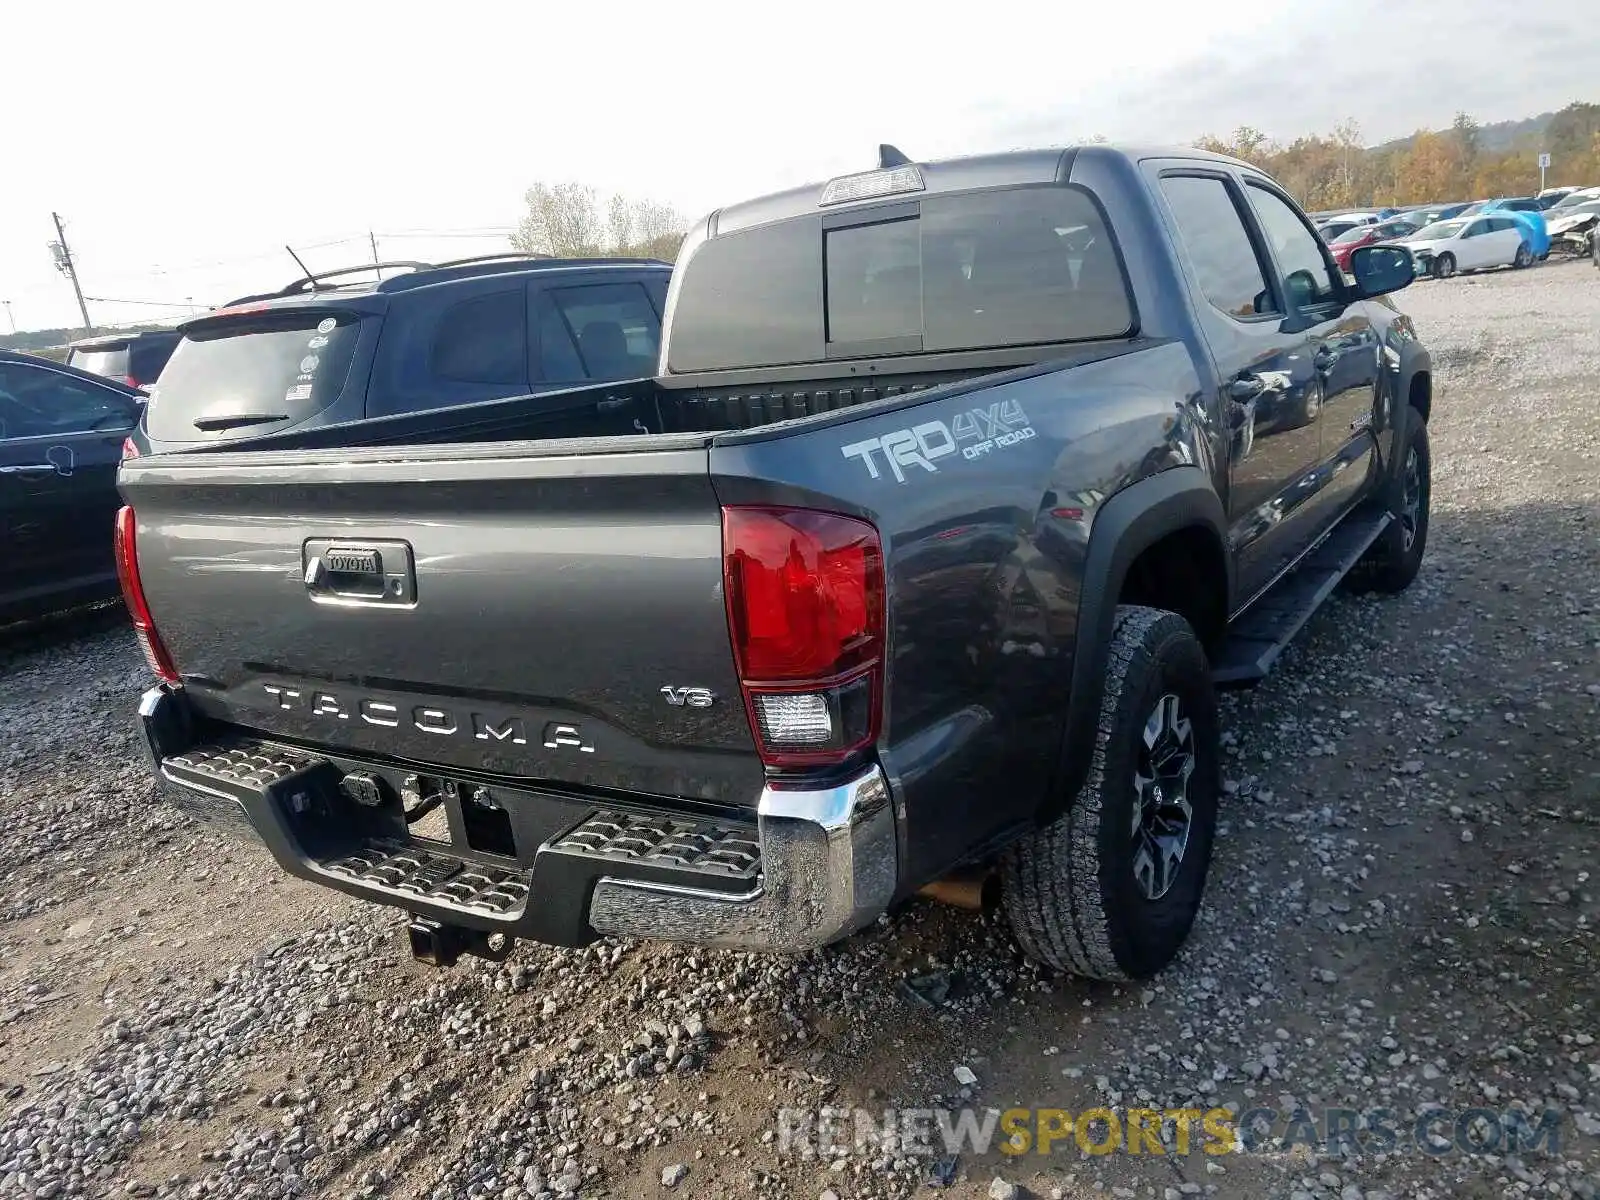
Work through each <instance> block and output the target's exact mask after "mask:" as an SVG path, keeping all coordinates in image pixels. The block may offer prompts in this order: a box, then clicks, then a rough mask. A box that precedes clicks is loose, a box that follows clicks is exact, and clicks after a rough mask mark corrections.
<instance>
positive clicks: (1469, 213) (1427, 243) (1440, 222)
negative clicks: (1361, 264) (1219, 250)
mask: <svg viewBox="0 0 1600 1200" xmlns="http://www.w3.org/2000/svg"><path fill="white" fill-rule="evenodd" d="M1312 217H1313V220H1314V221H1315V222H1316V227H1317V232H1318V233H1319V234H1320V235H1321V236H1322V239H1323V240H1324V241H1325V242H1327V243H1328V246H1329V248H1330V250H1331V251H1332V252H1333V256H1334V260H1335V262H1337V263H1338V265H1339V269H1340V270H1342V271H1348V270H1349V269H1350V266H1349V264H1350V256H1351V254H1352V253H1354V251H1356V250H1358V249H1360V248H1361V247H1363V246H1371V245H1375V244H1377V243H1379V242H1397V243H1401V244H1403V245H1405V246H1406V247H1407V248H1409V249H1410V250H1411V251H1412V252H1413V256H1414V259H1415V262H1416V268H1417V270H1418V272H1419V273H1425V274H1429V275H1432V276H1434V277H1435V278H1439V279H1444V278H1448V277H1449V276H1451V275H1454V274H1455V273H1456V272H1458V271H1474V270H1482V269H1485V268H1489V267H1503V266H1509V267H1526V266H1530V265H1532V264H1533V263H1534V262H1537V261H1541V260H1543V259H1545V258H1547V257H1549V255H1550V253H1551V251H1552V249H1555V250H1558V251H1559V252H1560V253H1563V254H1591V253H1593V252H1594V236H1595V229H1596V227H1597V226H1600V188H1550V189H1547V190H1545V191H1543V192H1541V193H1539V195H1537V196H1509V197H1498V198H1495V199H1492V200H1478V201H1475V202H1471V203H1468V202H1451V203H1444V204H1440V203H1434V204H1417V205H1412V206H1410V207H1408V208H1404V209H1394V208H1380V209H1375V210H1372V211H1351V212H1323V213H1314V214H1312Z"/></svg>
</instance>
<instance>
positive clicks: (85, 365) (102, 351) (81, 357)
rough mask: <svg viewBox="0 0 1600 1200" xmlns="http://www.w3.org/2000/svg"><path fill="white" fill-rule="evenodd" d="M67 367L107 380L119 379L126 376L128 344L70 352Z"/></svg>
mask: <svg viewBox="0 0 1600 1200" xmlns="http://www.w3.org/2000/svg"><path fill="white" fill-rule="evenodd" d="M67 365H68V366H69V367H77V368H78V370H80V371H89V372H91V373H92V374H95V375H103V376H105V377H106V378H107V379H121V378H123V377H124V376H126V375H127V374H128V344H127V343H126V342H124V343H122V344H121V345H119V346H94V347H92V348H86V349H83V350H73V351H70V352H69V353H68V354H67Z"/></svg>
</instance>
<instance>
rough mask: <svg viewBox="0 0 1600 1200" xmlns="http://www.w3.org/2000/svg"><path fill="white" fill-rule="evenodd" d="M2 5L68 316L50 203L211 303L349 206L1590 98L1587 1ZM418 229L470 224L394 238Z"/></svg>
mask: <svg viewBox="0 0 1600 1200" xmlns="http://www.w3.org/2000/svg"><path fill="white" fill-rule="evenodd" d="M6 8H7V12H6V19H5V43H6V50H7V53H6V55H5V58H6V63H5V70H4V71H3V72H0V102H3V108H0V112H3V113H5V115H6V119H7V125H8V128H7V134H8V135H9V136H7V138H6V141H7V143H8V155H7V167H6V171H5V178H4V180H3V182H0V299H9V300H10V301H11V302H12V308H13V313H14V316H15V319H16V322H17V325H18V326H19V327H20V328H24V329H26V328H38V327H45V326H55V325H67V324H72V323H75V322H76V320H77V311H76V306H75V304H74V301H73V299H72V292H71V288H70V286H69V285H68V284H67V281H66V280H65V279H64V278H63V277H62V276H60V275H58V274H57V273H56V272H55V270H54V269H53V268H52V266H51V264H50V258H49V253H48V251H47V250H46V246H45V244H46V243H47V242H48V241H50V240H51V239H52V238H53V237H54V231H53V229H52V227H51V224H50V213H51V210H52V209H54V210H56V211H59V212H60V213H61V214H62V216H63V217H64V218H65V219H66V221H67V223H68V230H67V232H68V237H69V240H70V241H71V243H72V246H73V250H74V253H75V255H76V257H77V258H78V260H79V270H80V274H81V276H82V278H83V281H84V284H85V289H84V290H85V291H86V292H87V293H88V294H89V295H91V296H102V297H112V298H116V299H134V300H163V301H175V302H179V303H182V302H184V301H185V300H186V299H187V298H189V297H193V298H194V301H195V302H196V303H197V304H200V303H216V302H220V301H224V300H227V299H230V298H232V296H234V295H236V294H239V293H241V292H246V291H251V290H261V289H264V288H267V287H272V286H276V285H278V284H281V283H284V282H287V281H288V280H289V279H290V278H292V277H293V276H294V275H295V274H296V271H295V270H294V267H293V264H292V263H291V262H290V261H289V259H288V257H287V255H285V254H284V253H283V250H282V249H281V247H282V245H283V243H284V242H290V243H292V244H294V245H295V246H296V248H297V249H300V248H302V247H309V248H308V249H305V250H304V251H303V254H304V257H305V258H306V259H307V261H308V262H309V263H310V265H311V266H312V268H313V269H328V268H331V267H334V266H341V265H349V264H351V263H354V262H357V261H360V260H362V259H364V258H365V257H366V256H367V255H368V253H369V251H368V249H367V245H366V231H367V230H368V229H372V230H375V231H377V232H378V233H379V235H380V247H379V248H380V250H381V252H382V254H383V257H385V258H434V259H437V258H443V257H454V256H460V255H465V254H472V253H483V252H487V251H492V250H496V249H501V248H504V244H505V243H504V235H503V233H501V232H496V231H499V230H504V229H506V228H509V227H510V226H511V225H513V224H514V223H515V222H516V219H517V216H518V214H519V210H520V208H521V195H522V192H523V190H524V189H525V188H526V187H527V186H528V184H530V183H532V182H534V181H535V180H545V181H548V182H558V181H561V180H567V179H576V180H581V181H583V182H586V183H590V184H593V185H594V186H595V187H597V188H598V189H599V190H600V192H601V194H602V195H603V196H604V195H606V194H609V193H611V192H613V191H617V190H624V191H627V192H629V193H631V194H634V195H638V196H642V197H646V198H650V199H655V200H661V201H666V202H670V203H672V204H675V205H676V206H678V207H679V208H681V209H683V210H684V211H686V212H688V213H690V214H698V213H700V212H703V211H705V210H708V209H710V208H714V207H716V206H717V205H719V204H722V203H727V202H729V201H733V200H737V199H741V198H744V197H747V196H750V195H754V194H758V193H761V192H764V191H770V190H773V189H776V188H780V187H786V186H790V185H793V184H796V183H800V182H803V181H806V180H816V179H825V178H828V177H830V176H832V175H834V174H839V173H842V172H845V171H849V170H858V169H861V168H863V167H866V166H868V165H870V164H871V162H872V155H873V152H874V148H875V147H876V145H877V143H878V142H880V141H892V142H894V143H895V144H896V145H898V146H900V147H901V148H902V149H903V150H905V151H907V152H908V153H909V154H911V155H912V156H913V157H921V158H931V157H936V156H939V155H947V154H961V153H970V152H976V151H982V150H993V149H1005V148H1010V147H1015V146H1024V145H1040V144H1055V143H1063V142H1069V141H1072V140H1074V139H1076V138H1081V137H1086V136H1090V135H1093V134H1105V135H1106V136H1108V137H1111V138H1113V139H1114V140H1139V141H1162V142H1181V141H1187V140H1190V139H1192V138H1193V137H1195V136H1197V135H1199V134H1202V133H1207V132H1217V133H1224V132H1227V131H1228V130H1230V129H1232V128H1233V127H1234V126H1237V125H1240V124H1245V123H1248V124H1252V125H1255V126H1257V127H1259V128H1262V129H1264V130H1266V131H1267V132H1268V133H1269V134H1271V135H1272V136H1273V137H1275V138H1283V139H1287V138H1292V137H1294V136H1296V135H1299V134H1303V133H1311V132H1321V131H1326V130H1328V129H1330V128H1332V126H1333V125H1335V124H1336V123H1337V122H1339V121H1341V120H1344V119H1345V118H1348V117H1354V118H1356V119H1357V120H1358V121H1359V122H1360V124H1361V127H1362V130H1363V133H1364V135H1365V138H1366V140H1367V141H1369V142H1377V141H1381V140H1384V139H1386V138H1390V137H1395V136H1399V135H1402V134H1405V133H1409V132H1410V131H1412V130H1413V129H1416V128H1417V127H1419V126H1438V125H1442V124H1445V123H1448V122H1449V120H1450V119H1451V117H1452V116H1453V115H1454V113H1455V112H1456V110H1457V109H1465V110H1467V111H1469V112H1471V113H1473V115H1475V116H1477V117H1478V118H1479V119H1480V120H1483V121H1493V120H1503V119H1508V118H1519V117H1524V116H1529V115H1532V114H1534V113H1538V112H1542V111H1546V110H1549V109H1553V108H1559V107H1561V106H1562V105H1564V104H1566V103H1568V102H1569V101H1571V100H1575V99H1586V100H1600V95H1597V94H1596V91H1595V89H1596V88H1597V87H1600V84H1597V82H1596V81H1600V26H1597V25H1596V23H1595V21H1594V19H1593V17H1592V16H1589V15H1586V14H1585V11H1584V10H1585V6H1584V5H1581V4H1572V3H1570V0H1523V2H1522V3H1519V4H1516V5H1508V4H1506V3H1504V0H1494V2H1493V3H1492V4H1491V3H1489V2H1488V0H1448V2H1446V0H1401V2H1396V0H1388V2H1386V3H1379V2H1378V0H1337V2H1335V0H1301V2H1300V3H1298V4H1296V3H1291V2H1290V0H1251V2H1249V3H1242V2H1239V0H1230V2H1228V3H1204V2H1197V0H1191V2H1190V3H1187V4H1183V5H1179V4H1178V3H1177V2H1176V0H1166V3H1164V4H1158V3H1145V4H1086V5H1080V4H1040V3H1031V4H1022V3H1005V2H1000V0H989V2H987V3H983V4H963V5H962V6H960V8H951V9H949V10H947V11H948V13H949V15H948V16H947V17H946V18H944V19H933V17H932V16H931V14H934V13H937V12H938V11H939V9H938V8H937V7H936V6H926V5H925V6H922V7H918V8H910V9H908V8H907V7H906V6H904V5H902V4H892V5H891V4H886V3H881V2H880V3H878V4H872V3H871V2H870V0H855V2H854V3H836V2H834V0H813V2H811V3H807V4H803V5H792V6H772V5H764V4H759V3H750V0H741V2H740V3H717V2H712V0H678V3H676V4H670V5H669V4H663V3H659V2H657V3H652V4H643V3H635V2H634V0H611V2H608V3H576V4H575V3H569V2H568V0H522V2H519V3H479V2H474V0H455V2H453V3H449V4H428V5H422V4H419V3H416V0H393V2H391V3H385V4H381V5H380V4H374V3H367V2H359V3H358V2H351V3H330V2H328V0H321V2H319V3H315V4H312V3H302V2H299V0H274V2H273V3H271V4H266V5H235V4H217V3H215V2H214V0H210V2H208V3H203V4H200V3H182V2H178V0H147V2H146V3H142V4H138V5H132V6H130V5H127V4H126V3H123V2H121V0H118V2H117V3H115V4H102V3H100V2H98V0H97V2H95V3H80V4H75V5H72V6H71V8H72V14H71V19H70V21H68V22H67V23H66V24H65V25H63V23H62V20H61V17H62V10H61V6H60V4H59V3H54V4H51V3H45V2H44V0H10V3H9V4H8V5H7V6H6ZM1422 31H1427V33H1428V36H1422ZM1363 33H1365V34H1366V35H1367V36H1368V37H1369V39H1370V40H1369V41H1367V42H1366V43H1365V44H1363V42H1362V40H1361V39H1362V34H1363ZM1559 181H1560V164H1556V169H1555V172H1554V177H1553V178H1552V180H1551V182H1552V183H1555V182H1559ZM1585 182H1600V181H1585ZM440 230H445V231H452V232H453V233H456V234H473V236H451V237H448V238H440V237H433V236H420V235H417V234H416V231H440ZM337 239H349V240H347V241H343V242H339V243H338V244H333V245H326V244H324V243H330V242H335V241H336V240H337ZM180 312H181V310H174V309H162V308H155V307H142V306H128V305H122V304H108V303H91V305H90V315H91V316H92V317H94V318H95V319H96V321H99V322H112V321H129V320H137V319H150V318H152V317H160V316H171V315H175V314H178V313H180ZM0 320H3V318H0ZM0 329H3V330H6V331H9V327H8V326H5V325H3V324H0Z"/></svg>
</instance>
